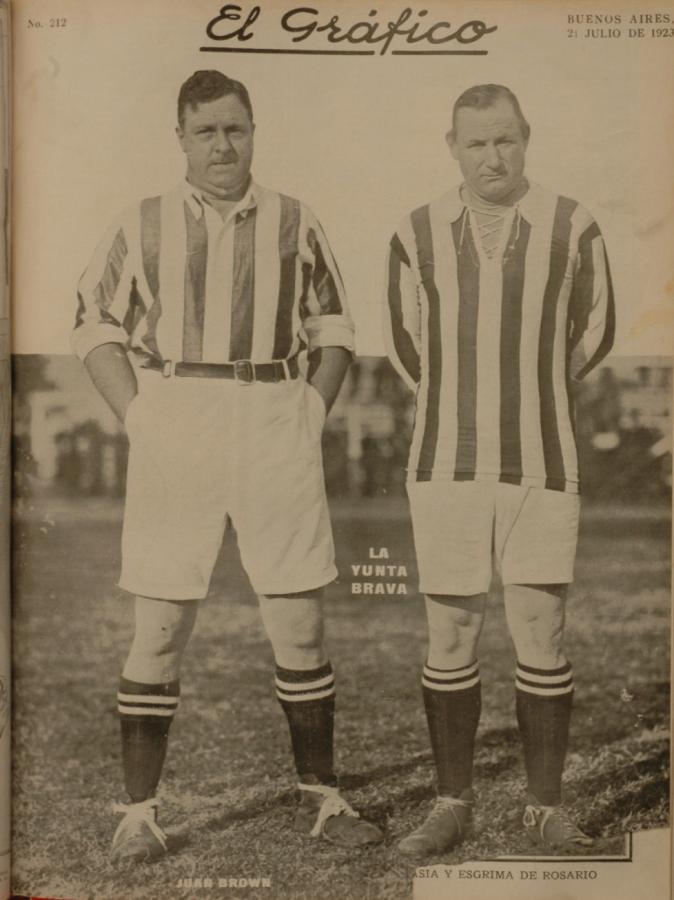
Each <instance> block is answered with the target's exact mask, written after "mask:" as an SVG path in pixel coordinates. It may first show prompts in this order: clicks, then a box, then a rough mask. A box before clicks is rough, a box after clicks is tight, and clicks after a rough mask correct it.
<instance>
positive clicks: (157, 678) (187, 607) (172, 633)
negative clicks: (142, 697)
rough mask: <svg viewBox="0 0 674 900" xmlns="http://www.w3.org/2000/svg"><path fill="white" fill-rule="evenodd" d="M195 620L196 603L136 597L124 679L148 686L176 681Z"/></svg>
mask: <svg viewBox="0 0 674 900" xmlns="http://www.w3.org/2000/svg"><path fill="white" fill-rule="evenodd" d="M195 618H196V603H194V602H192V601H190V602H187V603H184V602H180V603H177V602H172V601H167V600H154V599H150V598H147V597H137V598H136V606H135V620H136V627H135V633H134V638H133V643H132V644H131V650H130V651H129V656H128V658H127V661H126V665H125V666H124V677H125V678H129V679H131V680H133V681H140V682H144V683H148V684H153V683H161V682H165V681H173V680H175V679H176V678H178V675H179V672H180V664H181V662H182V658H183V654H184V651H185V648H186V646H187V643H188V641H189V638H190V635H191V633H192V629H193V627H194V621H195Z"/></svg>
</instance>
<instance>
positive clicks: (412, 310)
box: [383, 233, 421, 390]
mask: <svg viewBox="0 0 674 900" xmlns="http://www.w3.org/2000/svg"><path fill="white" fill-rule="evenodd" d="M383 306H384V342H385V345H386V352H387V354H388V357H389V359H390V360H391V362H392V364H393V366H394V368H395V369H396V371H397V372H398V374H399V375H400V376H401V378H402V379H403V380H404V381H405V382H406V384H407V385H408V386H409V387H410V388H412V390H416V388H417V385H418V384H419V379H420V371H421V370H420V352H421V314H420V308H419V294H418V289H417V283H416V279H415V277H414V273H413V271H412V268H411V266H410V259H409V255H408V253H407V251H406V250H405V247H404V245H403V243H402V241H401V240H400V238H399V236H398V234H397V233H396V234H394V235H393V237H392V238H391V241H390V243H389V248H388V253H387V258H386V273H385V286H384V304H383Z"/></svg>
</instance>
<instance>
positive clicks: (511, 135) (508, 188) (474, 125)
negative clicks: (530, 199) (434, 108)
mask: <svg viewBox="0 0 674 900" xmlns="http://www.w3.org/2000/svg"><path fill="white" fill-rule="evenodd" d="M447 143H448V144H449V148H450V150H451V151H452V156H453V157H454V159H456V160H458V163H459V166H460V167H461V172H462V174H463V177H464V179H465V180H466V184H467V185H468V187H469V188H470V189H471V190H472V191H473V193H474V194H477V196H478V197H481V198H482V199H483V200H488V201H490V202H491V203H498V202H499V201H501V200H504V199H505V198H506V197H507V196H508V194H510V193H511V192H512V191H513V190H514V189H515V188H516V187H517V186H518V184H519V183H520V181H521V180H522V174H523V173H524V158H525V155H526V150H527V141H526V140H525V138H524V135H523V134H522V123H521V122H520V119H519V118H518V116H517V113H516V112H515V109H514V108H513V105H512V103H511V102H510V101H509V100H507V99H505V98H500V99H498V100H497V101H496V102H495V103H494V104H493V105H492V106H487V107H485V108H483V109H471V108H469V107H462V108H461V109H459V110H458V111H457V113H456V126H455V131H454V134H453V135H452V134H451V133H450V134H449V135H447Z"/></svg>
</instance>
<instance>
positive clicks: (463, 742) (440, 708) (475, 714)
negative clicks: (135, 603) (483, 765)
mask: <svg viewBox="0 0 674 900" xmlns="http://www.w3.org/2000/svg"><path fill="white" fill-rule="evenodd" d="M421 685H422V692H423V696H424V707H425V709H426V720H427V721H428V731H429V734H430V738H431V747H432V749H433V757H434V759H435V768H436V770H437V773H438V794H440V795H441V796H450V797H458V796H459V795H460V794H461V792H462V791H464V790H466V788H469V787H470V786H471V783H472V779H473V752H474V749H475V733H476V731H477V725H478V722H479V720H480V709H481V690H480V670H479V667H478V664H477V660H476V661H475V662H474V663H471V664H470V665H469V666H462V667H461V668H458V669H435V668H433V667H432V666H429V665H428V664H426V665H425V666H424V671H423V675H422V677H421Z"/></svg>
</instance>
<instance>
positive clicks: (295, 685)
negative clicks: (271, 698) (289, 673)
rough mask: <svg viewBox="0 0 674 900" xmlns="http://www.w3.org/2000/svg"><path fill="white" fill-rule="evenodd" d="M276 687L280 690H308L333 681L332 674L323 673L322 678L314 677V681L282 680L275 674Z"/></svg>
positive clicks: (325, 685)
mask: <svg viewBox="0 0 674 900" xmlns="http://www.w3.org/2000/svg"><path fill="white" fill-rule="evenodd" d="M275 682H276V687H277V688H279V690H282V691H290V692H292V691H308V690H312V689H313V688H322V687H327V686H328V685H329V684H334V683H335V676H334V675H332V674H331V675H324V676H323V678H316V679H315V680H314V681H283V680H282V679H281V678H279V677H278V676H276V679H275Z"/></svg>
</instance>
